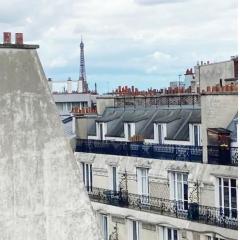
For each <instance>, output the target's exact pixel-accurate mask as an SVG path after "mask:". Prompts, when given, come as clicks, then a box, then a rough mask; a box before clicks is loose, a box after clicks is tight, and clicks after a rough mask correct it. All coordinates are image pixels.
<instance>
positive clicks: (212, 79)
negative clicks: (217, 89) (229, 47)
mask: <svg viewBox="0 0 240 240" xmlns="http://www.w3.org/2000/svg"><path fill="white" fill-rule="evenodd" d="M195 73H196V81H197V82H199V79H200V90H201V91H202V89H204V90H206V88H207V86H214V85H216V84H219V83H220V82H219V81H220V79H222V83H223V84H224V83H225V82H224V79H229V78H234V61H232V60H229V61H225V62H218V63H212V64H204V65H198V66H196V67H195Z"/></svg>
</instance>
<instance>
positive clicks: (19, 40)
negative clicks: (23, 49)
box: [15, 33, 23, 45]
mask: <svg viewBox="0 0 240 240" xmlns="http://www.w3.org/2000/svg"><path fill="white" fill-rule="evenodd" d="M15 44H17V45H23V34H22V33H15Z"/></svg>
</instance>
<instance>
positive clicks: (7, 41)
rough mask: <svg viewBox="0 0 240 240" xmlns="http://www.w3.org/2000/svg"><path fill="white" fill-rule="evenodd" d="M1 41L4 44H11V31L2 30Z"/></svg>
mask: <svg viewBox="0 0 240 240" xmlns="http://www.w3.org/2000/svg"><path fill="white" fill-rule="evenodd" d="M3 43H4V44H11V33H10V32H4V33H3Z"/></svg>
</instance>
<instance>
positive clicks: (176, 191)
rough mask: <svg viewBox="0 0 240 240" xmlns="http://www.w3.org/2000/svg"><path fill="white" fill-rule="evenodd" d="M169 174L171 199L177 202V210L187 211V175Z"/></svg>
mask: <svg viewBox="0 0 240 240" xmlns="http://www.w3.org/2000/svg"><path fill="white" fill-rule="evenodd" d="M170 174H171V183H170V184H171V185H170V187H171V193H172V196H171V199H174V200H175V201H176V202H177V208H178V210H187V209H188V175H187V173H180V172H172V173H170Z"/></svg>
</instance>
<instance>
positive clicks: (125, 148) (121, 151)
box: [76, 139, 202, 162]
mask: <svg viewBox="0 0 240 240" xmlns="http://www.w3.org/2000/svg"><path fill="white" fill-rule="evenodd" d="M76 152H88V153H101V154H110V155H121V156H132V157H143V158H154V159H167V160H178V161H190V162H202V147H201V146H187V145H185V146H183V145H170V144H165V145H159V144H143V143H133V142H115V141H101V140H85V139H78V140H77V145H76Z"/></svg>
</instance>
